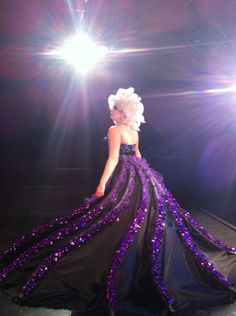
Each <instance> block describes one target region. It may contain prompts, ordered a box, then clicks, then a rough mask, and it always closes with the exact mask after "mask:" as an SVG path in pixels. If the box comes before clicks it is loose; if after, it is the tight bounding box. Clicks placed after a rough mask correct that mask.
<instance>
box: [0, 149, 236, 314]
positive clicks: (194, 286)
mask: <svg viewBox="0 0 236 316" xmlns="http://www.w3.org/2000/svg"><path fill="white" fill-rule="evenodd" d="M235 254H236V248H234V247H231V246H228V245H226V244H224V243H223V242H221V241H219V240H217V239H216V238H214V236H212V235H211V234H210V233H209V232H207V231H206V230H205V229H204V227H202V226H201V225H200V224H199V223H198V222H197V221H195V220H194V219H193V218H192V217H191V214H190V213H189V212H188V211H186V210H185V209H183V208H182V207H181V206H180V205H179V204H178V202H177V201H176V200H175V199H174V197H173V196H172V195H171V193H170V192H169V191H168V190H167V189H166V187H165V185H164V183H163V179H162V176H161V175H160V174H159V173H158V172H156V171H155V170H153V169H152V168H151V167H150V166H149V165H148V163H147V162H146V160H145V159H143V158H142V159H141V158H137V157H136V156H135V155H134V146H133V145H121V151H120V158H119V163H118V165H117V167H116V169H115V171H114V172H113V175H112V176H111V178H110V179H109V181H108V183H107V186H106V192H105V196H104V197H103V198H96V196H95V195H92V196H91V197H90V198H85V199H84V203H83V204H82V205H81V206H80V207H79V208H78V209H76V210H74V211H72V212H71V213H69V214H67V215H65V216H62V217H60V218H56V219H55V220H52V221H51V222H49V223H47V224H45V225H42V226H39V227H36V228H35V229H33V230H32V232H31V233H30V234H29V235H25V236H22V237H21V238H20V239H19V240H17V241H15V242H14V243H13V244H12V245H11V246H10V247H9V249H7V250H5V251H4V252H3V254H2V256H1V265H2V270H1V273H0V275H1V278H2V282H1V283H0V288H1V290H2V291H6V292H9V290H10V293H11V295H12V296H14V295H17V294H14V293H16V292H18V294H19V293H20V296H21V298H20V299H18V301H17V303H19V304H22V305H29V306H44V307H48V308H57V309H58V308H65V309H70V310H77V311H80V312H81V315H96V316H97V315H103V316H104V315H106V313H107V310H108V309H109V308H111V309H113V310H117V309H118V308H119V307H120V306H121V305H122V304H123V303H124V302H129V303H130V304H133V305H135V306H140V307H145V308H146V309H148V310H150V311H152V312H156V314H157V315H158V314H159V312H160V311H161V310H162V311H163V310H165V309H166V310H169V311H170V312H171V311H172V312H174V311H179V310H181V309H185V308H189V309H190V310H191V309H194V308H199V307H206V306H212V305H213V306H214V305H218V304H225V303H230V302H233V301H234V300H235V299H236V289H235V287H234V285H233V282H236V256H235ZM22 296H23V297H22ZM15 300H16V299H15ZM79 315H80V314H79Z"/></svg>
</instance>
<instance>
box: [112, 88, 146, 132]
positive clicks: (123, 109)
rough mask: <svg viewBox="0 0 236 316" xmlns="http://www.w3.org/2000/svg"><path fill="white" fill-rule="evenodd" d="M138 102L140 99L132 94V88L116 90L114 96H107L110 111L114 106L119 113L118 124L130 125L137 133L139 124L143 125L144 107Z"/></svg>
mask: <svg viewBox="0 0 236 316" xmlns="http://www.w3.org/2000/svg"><path fill="white" fill-rule="evenodd" d="M140 100H141V98H140V97H139V96H138V95H137V94H136V93H134V88H128V89H118V91H117V92H116V94H115V95H114V94H112V95H110V96H109V98H108V105H109V108H110V110H112V109H113V107H114V106H115V107H116V109H117V110H118V111H119V112H120V113H121V121H119V123H121V124H124V125H130V126H131V127H132V128H133V129H135V130H137V131H139V130H140V129H139V126H140V125H141V123H145V119H144V116H143V111H144V106H143V104H142V103H141V102H140Z"/></svg>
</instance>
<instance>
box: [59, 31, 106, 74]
mask: <svg viewBox="0 0 236 316" xmlns="http://www.w3.org/2000/svg"><path fill="white" fill-rule="evenodd" d="M107 51H108V49H107V48H106V47H104V46H99V45H97V44H96V43H94V42H93V41H92V40H91V39H90V38H88V37H87V36H86V35H85V34H83V33H79V34H77V35H76V36H75V37H73V38H71V39H68V40H66V41H65V44H64V45H63V46H62V47H60V48H59V49H58V50H56V55H58V56H59V57H60V58H63V59H64V60H65V61H66V62H67V63H69V64H70V65H72V66H73V67H74V68H75V69H76V70H78V71H79V72H80V73H82V74H85V73H86V72H88V71H89V70H90V69H91V68H92V67H93V66H94V65H95V64H96V63H97V62H98V61H99V60H101V59H102V58H103V57H104V56H105V54H106V53H107Z"/></svg>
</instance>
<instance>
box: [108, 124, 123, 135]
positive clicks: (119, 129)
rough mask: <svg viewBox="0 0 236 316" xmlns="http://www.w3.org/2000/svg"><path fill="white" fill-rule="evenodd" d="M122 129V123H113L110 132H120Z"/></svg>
mask: <svg viewBox="0 0 236 316" xmlns="http://www.w3.org/2000/svg"><path fill="white" fill-rule="evenodd" d="M121 130H122V128H121V125H112V126H110V127H109V128H108V133H109V132H111V133H118V132H120V131H121Z"/></svg>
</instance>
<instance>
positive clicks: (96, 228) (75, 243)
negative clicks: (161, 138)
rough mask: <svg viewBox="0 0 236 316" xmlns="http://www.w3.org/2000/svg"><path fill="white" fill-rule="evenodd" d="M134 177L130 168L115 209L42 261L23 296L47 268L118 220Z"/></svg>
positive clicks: (127, 198) (31, 289)
mask: <svg viewBox="0 0 236 316" xmlns="http://www.w3.org/2000/svg"><path fill="white" fill-rule="evenodd" d="M134 177H135V174H134V171H133V168H130V180H129V185H128V186H127V189H126V191H125V193H124V194H123V197H122V199H121V200H122V202H121V203H120V204H119V205H118V206H117V207H115V208H113V209H112V211H111V212H110V213H108V214H106V215H105V216H104V217H103V218H102V219H101V220H100V221H99V222H98V223H97V224H95V225H93V226H91V227H90V228H89V229H87V230H86V231H85V232H84V233H82V234H81V235H80V236H78V237H77V238H75V239H73V240H71V241H69V242H67V243H66V244H65V245H63V246H62V247H60V248H58V249H57V250H56V251H54V252H53V253H52V255H51V256H50V257H48V258H46V259H44V260H43V262H42V264H40V265H39V266H38V268H37V269H36V270H35V272H34V273H33V275H32V276H31V278H30V279H29V280H28V282H27V283H26V284H25V285H24V287H23V289H22V293H23V295H25V296H27V295H29V294H30V293H31V292H32V291H33V290H34V289H35V288H36V287H37V286H38V284H39V281H40V280H41V278H42V277H43V276H44V275H45V273H46V272H47V271H48V270H49V268H50V267H51V266H53V265H54V264H56V263H57V262H58V260H60V259H61V258H62V257H63V256H65V255H66V254H68V253H70V252H71V251H72V250H73V249H77V248H80V247H82V246H84V245H85V244H86V243H87V242H88V241H90V240H91V239H93V238H94V236H95V235H96V234H97V233H99V232H101V231H102V230H104V229H105V228H106V227H107V226H108V225H110V224H114V223H115V222H116V221H118V220H119V214H120V212H121V211H122V210H124V209H125V208H126V207H127V205H128V204H129V201H130V198H131V194H132V192H133V187H134Z"/></svg>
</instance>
